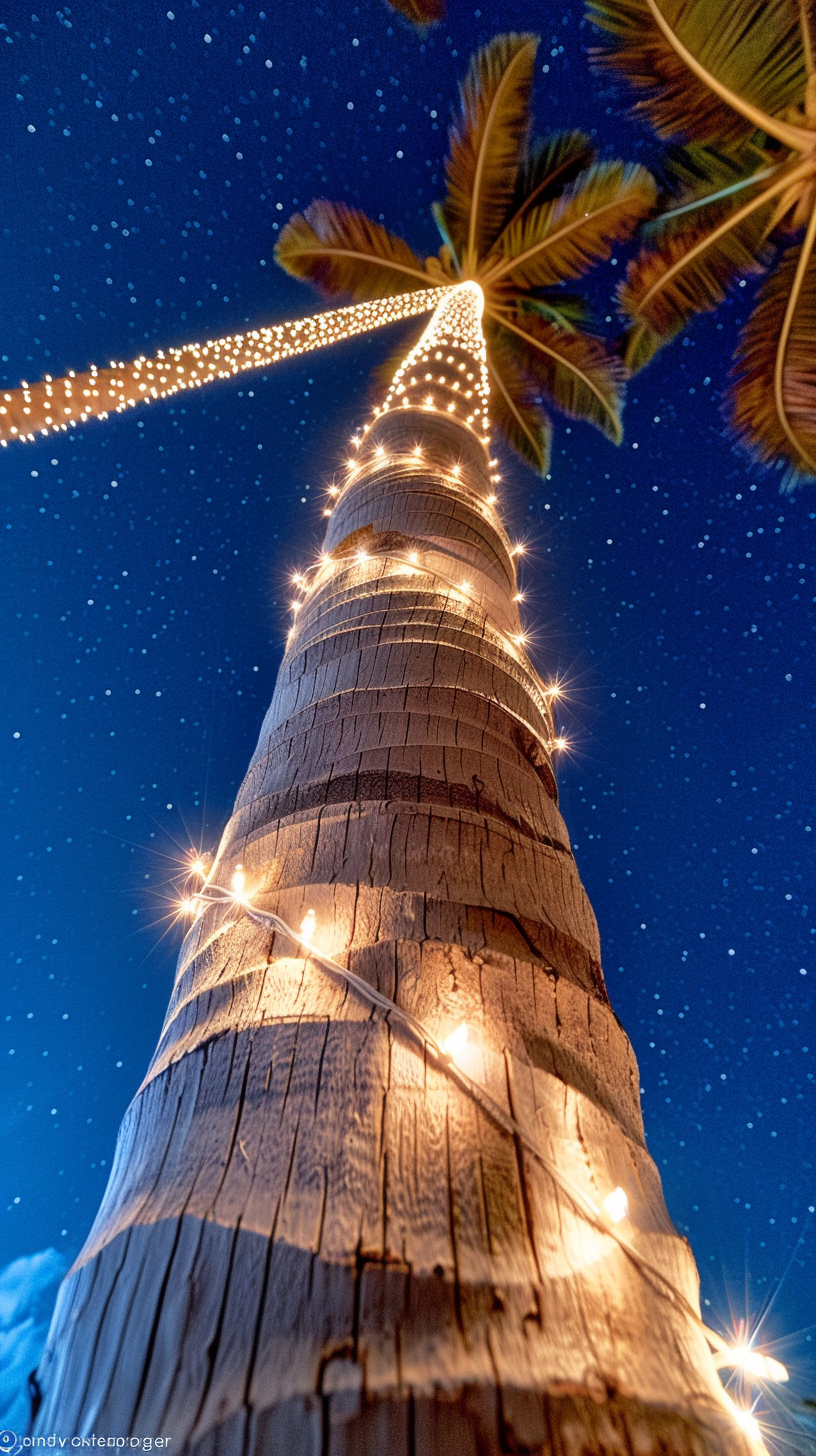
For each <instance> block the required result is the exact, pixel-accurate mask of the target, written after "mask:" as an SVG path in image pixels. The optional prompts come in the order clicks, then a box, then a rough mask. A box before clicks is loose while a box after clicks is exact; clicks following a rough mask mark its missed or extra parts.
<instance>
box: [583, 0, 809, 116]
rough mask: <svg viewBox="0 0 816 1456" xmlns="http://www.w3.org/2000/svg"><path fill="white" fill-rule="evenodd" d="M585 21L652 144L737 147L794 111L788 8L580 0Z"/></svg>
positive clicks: (790, 4)
mask: <svg viewBox="0 0 816 1456" xmlns="http://www.w3.org/2000/svg"><path fill="white" fill-rule="evenodd" d="M588 11H589V15H590V18H591V19H592V20H593V21H594V22H595V24H596V25H597V26H598V27H599V28H600V29H601V30H603V31H604V32H606V35H607V37H608V40H607V42H606V44H605V45H604V46H603V47H602V48H600V49H599V50H598V51H596V52H595V56H596V59H597V60H598V62H599V63H600V64H601V65H602V66H603V67H604V68H606V69H611V70H614V71H617V72H618V73H620V74H622V75H624V76H625V77H626V79H627V80H628V81H629V82H630V84H631V85H632V87H633V89H634V91H635V93H636V95H637V97H638V101H637V105H636V109H637V110H638V111H639V112H640V113H642V114H643V115H644V116H646V117H648V119H649V120H650V121H651V122H652V124H653V126H654V127H655V129H656V130H657V131H658V133H659V134H660V135H661V136H665V137H677V138H686V139H689V140H691V139H696V140H699V141H706V140H711V139H714V138H716V139H717V140H718V141H719V142H721V143H723V142H739V141H742V140H744V139H745V138H747V137H749V136H750V135H751V134H752V133H753V132H754V131H755V130H756V129H757V128H759V129H760V130H762V129H764V130H769V126H768V125H767V124H766V125H764V126H763V120H762V117H763V116H764V117H765V118H766V119H767V121H768V122H770V123H772V122H773V121H774V120H775V121H776V122H777V123H781V124H782V125H783V126H784V125H785V124H789V122H790V117H789V113H790V110H791V108H793V107H800V106H802V105H803V104H804V100H805V85H806V81H807V68H806V62H805V47H804V43H803V35H802V25H801V12H800V8H799V4H798V0H739V4H733V3H732V4H727V3H724V0H589V4H588ZM661 18H662V20H663V21H664V23H665V24H664V25H663V26H661V24H660V19H661ZM667 29H668V30H669V31H670V32H673V36H674V40H671V39H670V38H669V37H668V35H667ZM689 57H691V58H692V59H693V61H694V62H695V63H696V65H695V66H691V65H690V64H689ZM770 134H771V135H779V131H778V129H775V128H772V127H771V128H770ZM783 139H784V138H783V137H781V136H780V140H783ZM789 144H791V142H790V139H789Z"/></svg>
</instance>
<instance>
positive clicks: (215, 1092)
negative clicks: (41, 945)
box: [35, 286, 759, 1456]
mask: <svg viewBox="0 0 816 1456" xmlns="http://www.w3.org/2000/svg"><path fill="white" fill-rule="evenodd" d="M479 304H480V296H479V292H478V290H477V289H476V288H474V287H468V286H466V287H464V288H462V289H459V290H457V291H455V292H453V293H451V294H449V295H448V296H447V297H446V299H445V300H444V301H443V303H442V304H441V305H440V307H439V309H438V310H437V313H436V314H435V316H434V318H433V320H432V322H431V324H430V325H429V328H428V330H427V331H426V333H425V335H424V336H423V339H422V341H421V343H420V345H419V346H418V347H417V349H416V350H414V351H413V353H412V355H409V357H408V359H407V360H406V363H405V365H404V366H403V367H402V369H401V370H400V371H399V372H398V375H397V377H396V379H395V382H394V385H393V387H392V391H391V393H390V394H389V396H388V399H387V401H386V404H385V406H384V407H383V408H382V409H381V410H379V411H378V412H377V413H376V415H375V418H374V419H373V421H372V423H371V424H370V426H369V427H368V428H367V429H366V431H365V432H363V434H362V435H361V437H360V441H359V444H358V446H357V447H356V448H355V449H354V450H352V451H350V455H351V456H352V457H353V463H351V464H350V465H349V464H347V465H346V466H344V475H343V477H342V480H343V484H342V488H341V489H340V492H339V494H338V496H337V498H336V501H335V504H334V507H333V511H332V514H331V517H330V519H329V521H328V529H327V535H326V541H325V547H324V555H323V556H322V557H321V559H320V561H319V562H317V563H316V564H315V566H314V567H313V568H312V569H311V570H310V572H309V573H308V574H307V576H306V579H305V582H304V584H303V589H302V599H303V600H302V605H301V607H300V610H299V611H298V613H297V615H296V618H295V622H296V625H295V627H294V628H293V630H292V633H291V634H290V637H289V640H288V643H287V649H286V654H285V656H284V660H283V663H282V665H281V668H280V672H279V674H278V680H277V684H276V687H275V692H274V696H273V699H272V705H271V707H270V709H269V712H268V714H267V716H266V719H265V722H264V724H263V727H262V729H261V734H260V739H259V742H258V747H257V750H256V752H255V755H254V758H253V760H252V763H251V765H250V768H249V772H248V774H247V776H246V779H245V781H244V784H243V786H242V788H241V791H240V793H239V795H238V799H237V802H236V805H235V810H234V813H233V816H232V818H231V820H230V822H229V824H228V825H227V828H226V830H225V832H224V836H223V839H222V842H221V846H220V849H219V852H218V857H217V860H216V863H215V865H214V867H213V870H212V873H211V876H210V879H209V885H208V888H207V891H206V892H205V896H204V899H203V900H202V902H201V903H202V907H203V908H202V910H201V913H200V914H199V915H198V918H197V919H196V920H195V922H194V924H193V926H192V928H191V930H190V931H189V933H188V935H187V938H186V940H185V942H184V946H183V948H182V952H181V956H180V959H179V967H178V973H177V977H176V983H175V987H174V990H173V994H172V998H171V1002H170V1007H169V1010H168V1013H167V1018H166V1021H165V1026H164V1029H163V1031H162V1035H161V1039H160V1042H159V1046H158V1049H157V1051H156V1054H155V1057H154V1060H153V1062H152V1064H151V1067H150V1069H149V1071H148V1074H147V1077H146V1079H145V1081H144V1083H143V1085H142V1087H141V1088H140V1089H139V1091H138V1093H137V1095H136V1097H135V1099H134V1101H133V1103H132V1104H131V1106H130V1108H129V1109H128V1112H127V1114H126V1116H125V1119H124V1122H123V1125H122V1129H121V1132H120V1136H119V1142H118V1146H117V1152H116V1158H115V1162H114V1166H113V1170H112V1173H111V1179H110V1184H109V1187H108V1190H107V1193H106V1195H105V1199H104V1202H103V1205H102V1208H101V1210H100V1213H99V1215H98V1218H97V1221H96V1223H95V1225H94V1228H93V1230H92V1232H91V1235H90V1237H89V1240H88V1243H87V1245H86V1247H85V1249H84V1250H83V1252H82V1254H81V1255H80V1257H79V1259H78V1261H77V1263H76V1265H75V1266H74V1268H73V1269H72V1271H71V1272H70V1274H69V1276H68V1277H67V1279H66V1281H65V1283H64V1285H63V1288H62V1290H61V1293H60V1298H59V1303H58V1306H57V1310H56V1313H55V1316H54V1321H53V1325H52V1329H51V1334H50V1338H49V1343H48V1348H47V1351H46V1354H45V1356H44V1358H43V1361H42V1364H41V1366H40V1370H39V1381H40V1386H41V1390H42V1407H41V1410H40V1413H39V1416H38V1419H37V1422H36V1427H35V1430H36V1432H43V1433H48V1432H51V1431H57V1432H59V1433H66V1434H70V1435H74V1434H78V1435H83V1434H91V1433H95V1434H96V1435H97V1436H99V1435H102V1434H104V1435H108V1434H111V1435H114V1436H120V1435H127V1434H130V1433H132V1434H133V1435H138V1436H145V1435H151V1436H168V1435H169V1436H171V1437H172V1443H171V1446H170V1449H171V1451H173V1452H175V1453H180V1452H189V1453H195V1456H205V1453H206V1456H216V1453H229V1456H232V1453H236V1456H238V1453H240V1456H301V1453H304V1456H306V1453H308V1456H318V1453H320V1456H328V1453H329V1452H330V1453H331V1456H352V1453H359V1456H375V1453H378V1456H379V1453H382V1456H449V1453H455V1456H459V1453H461V1456H476V1453H481V1456H486V1453H491V1456H492V1453H497V1456H498V1453H499V1452H542V1453H544V1452H546V1453H553V1456H556V1453H557V1456H582V1453H586V1456H594V1453H598V1456H600V1453H605V1456H632V1453H637V1456H658V1453H661V1456H709V1453H719V1456H726V1453H727V1456H735V1453H740V1456H747V1453H749V1452H751V1451H756V1450H757V1449H759V1448H758V1447H757V1445H756V1443H755V1442H754V1440H753V1438H752V1437H750V1436H749V1435H747V1434H744V1433H743V1432H742V1431H741V1430H740V1429H739V1428H738V1427H737V1425H736V1424H735V1421H734V1417H733V1413H732V1409H731V1408H730V1406H729V1403H728V1401H727V1398H726V1397H725V1396H724V1394H723V1392H722V1389H721V1386H720V1382H719V1379H718V1377H717V1374H716V1371H715V1368H714V1363H713V1360H712V1358H711V1355H710V1353H709V1349H708V1345H707V1342H706V1336H705V1333H704V1330H703V1327H702V1325H701V1323H700V1321H699V1318H698V1314H697V1313H695V1312H696V1311H698V1308H699V1307H698V1293H697V1273H696V1269H695V1266H694V1262H693V1259H692V1256H691V1253H690V1250H689V1248H688V1245H687V1244H686V1242H685V1241H684V1240H683V1239H681V1238H680V1237H679V1236H678V1234H677V1233H676V1231H675V1229H674V1228H673V1226H672V1224H671V1222H670V1220H669V1217H668V1215H667V1212H666V1209H665V1206H664V1202H663V1197H662V1193H661V1187H660V1179H659V1177H658V1173H657V1170H656V1168H655V1166H654V1164H653V1162H652V1161H651V1159H650V1157H649V1155H648V1153H647V1151H646V1148H645V1145H644V1141H643V1129H642V1122H641V1114H640V1101H639V1095H638V1092H639V1087H638V1072H637V1066H636V1064H635V1060H634V1056H633V1053H632V1050H631V1047H630V1045H629V1042H628V1040H627V1038H626V1036H625V1035H624V1033H623V1031H622V1030H621V1027H620V1026H619V1024H618V1022H617V1020H616V1018H615V1016H614V1013H613V1012H612V1010H611V1008H610V1005H609V1001H608V998H607V994H606V990H605V986H604V981H603V977H602V973H601V966H600V951H599V944H598V934H597V928H596V924H595V919H594V916H593V913H592V909H591V907H590V905H589V902H588V900H587V897H586V894H585V892H584V889H583V887H582V885H581V881H580V879H579V876H578V871H577V868H576V865H575V860H574V858H573V855H572V851H571V848H570V841H569V834H568V832H567V829H566V826H565V824H564V822H563V820H562V818H561V815H560V813H559V810H558V802H557V790H556V783H555V778H554V775H553V769H552V764H551V750H552V744H553V723H552V715H551V711H550V699H549V696H548V694H547V691H546V689H545V688H544V687H543V685H542V683H541V682H540V680H539V678H538V677H537V675H536V673H535V671H534V670H533V668H532V666H531V664H530V662H529V660H528V658H527V655H526V652H525V647H524V634H523V631H522V628H521V625H520V622H519V615H518V605H517V602H516V601H515V600H514V598H515V595H516V591H517V587H516V573H515V562H514V556H513V551H512V548H511V545H510V542H509V541H508V538H507V536H506V534H505V531H504V528H503V526H502V524H501V520H500V516H499V514H498V510H497V506H496V503H495V499H494V488H495V487H494V483H493V482H492V481H491V465H490V462H489V452H488V449H487V448H486V443H487V439H486V433H485V423H484V420H485V416H484V409H485V406H486V385H485V380H484V375H483V372H482V365H483V354H484V351H483V340H482V337H481V328H480V324H479ZM237 871H239V872H240V873H242V874H243V875H244V876H245V885H246V891H245V893H246V897H247V901H248V903H249V905H250V906H251V907H258V908H259V909H261V910H263V911H266V912H274V914H276V915H277V916H280V917H282V920H283V921H285V922H286V923H287V924H288V925H289V926H291V927H294V928H295V929H296V930H297V929H298V928H299V927H301V926H304V935H305V937H306V939H307V940H308V941H310V942H312V943H313V945H314V947H315V949H316V950H318V951H321V952H323V953H325V954H327V955H329V956H331V957H333V958H334V959H335V960H337V961H339V962H340V963H341V964H342V965H343V966H345V967H347V968H348V970H349V971H351V972H353V973H354V974H355V975H356V976H357V977H359V978H361V979H362V980H363V981H364V982H366V983H367V984H368V985H369V986H371V987H373V988H375V989H376V990H377V991H378V992H379V993H380V994H381V996H383V997H385V998H387V1000H388V1001H389V1002H394V1003H396V1004H397V1005H398V1006H399V1007H401V1008H404V1009H405V1010H407V1011H409V1012H410V1013H411V1014H412V1015H413V1016H414V1017H415V1018H417V1019H418V1020H419V1021H420V1022H422V1023H423V1025H424V1026H425V1027H427V1028H428V1032H429V1036H431V1037H432V1038H435V1039H436V1040H437V1041H438V1042H439V1041H441V1042H444V1041H445V1040H446V1039H447V1038H448V1037H449V1035H450V1034H451V1033H452V1032H453V1031H455V1030H456V1029H457V1028H459V1027H461V1026H462V1024H463V1023H464V1024H465V1025H466V1026H467V1040H466V1042H465V1043H464V1045H462V1042H463V1040H464V1033H460V1035H459V1037H458V1038H457V1039H455V1041H454V1043H453V1045H454V1046H455V1047H456V1048H457V1050H456V1052H455V1063H454V1065H455V1066H457V1067H459V1068H461V1069H462V1071H463V1072H464V1073H466V1074H467V1076H468V1077H469V1078H471V1079H473V1083H474V1084H478V1087H480V1088H482V1089H484V1091H485V1099H486V1100H484V1099H483V1100H480V1097H479V1096H475V1095H470V1093H469V1092H468V1090H467V1087H466V1086H465V1085H464V1084H462V1083H461V1082H459V1081H457V1080H456V1078H455V1077H454V1076H453V1075H451V1071H450V1068H449V1067H447V1066H446V1065H445V1062H444V1060H440V1058H439V1056H438V1055H437V1054H436V1053H433V1054H431V1047H430V1042H429V1044H428V1047H426V1049H425V1051H424V1052H423V1047H422V1044H421V1040H420V1041H419V1042H418V1041H417V1040H416V1038H413V1039H412V1037H411V1036H409V1035H407V1034H406V1033H405V1029H404V1027H403V1026H402V1024H401V1023H400V1021H399V1019H398V1018H397V1017H396V1016H394V1015H389V1013H388V1011H387V1009H386V1010H383V1008H382V1006H379V1007H374V1006H372V1005H371V1004H370V1003H369V1001H368V1000H367V999H366V997H365V996H363V995H360V994H358V991H357V990H355V989H354V988H352V987H350V986H348V985H343V984H342V982H341V981H340V980H338V978H337V977H336V976H334V975H332V974H330V973H328V972H327V970H326V968H325V967H324V966H323V965H321V964H320V963H319V962H318V961H317V960H316V959H315V957H314V956H312V955H311V954H310V951H309V946H308V945H303V944H299V943H298V942H297V940H296V939H294V938H293V936H292V935H291V934H289V933H287V932H285V931H283V930H281V929H277V930H275V929H272V928H270V926H269V925H268V924H264V923H263V920H262V918H253V916H252V914H250V913H248V908H247V903H246V901H244V900H242V899H241V898H240V897H238V898H230V893H229V892H230V886H231V885H232V884H233V883H234V882H233V876H234V874H235V873H236V872H237ZM238 883H240V881H239V882H238ZM219 887H221V889H222V891H223V894H221V895H219ZM309 912H313V915H310V914H309ZM496 1106H498V1108H499V1109H500V1110H501V1115H499V1114H498V1113H496V1114H495V1115H494V1114H492V1113H491V1110H490V1109H491V1107H494V1108H495V1107H496ZM502 1118H504V1121H502ZM531 1150H532V1151H531ZM615 1190H618V1191H617V1192H615ZM620 1190H623V1193H624V1194H625V1195H626V1200H627V1201H628V1217H624V1216H621V1217H620V1220H619V1221H618V1222H614V1221H613V1217H612V1215H614V1216H619V1215H622V1214H623V1213H624V1212H625V1204H624V1202H623V1201H622V1195H621V1192H620ZM610 1195H612V1197H611V1200H610ZM606 1200H610V1201H609V1202H606ZM605 1208H606V1210H608V1212H607V1211H605Z"/></svg>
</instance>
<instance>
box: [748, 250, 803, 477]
mask: <svg viewBox="0 0 816 1456" xmlns="http://www.w3.org/2000/svg"><path fill="white" fill-rule="evenodd" d="M811 241H812V240H811ZM806 244H807V239H806ZM800 259H801V260H802V263H803V264H804V271H803V276H802V278H801V287H800V288H799V290H798V294H797V296H796V298H795V299H793V302H794V307H793V308H792V310H791V315H790V319H789V323H790V328H789V331H788V334H787V339H786V340H785V339H784V338H783V328H784V325H785V319H786V314H787V313H788V311H789V308H790V304H791V301H792V290H793V289H794V285H795V282H796V279H797V265H798V264H799V262H800ZM780 345H781V346H782V352H781V354H780ZM777 369H778V377H777ZM780 406H781V408H780ZM727 412H728V417H729V422H730V424H731V427H732V429H733V430H734V432H735V433H736V435H737V436H738V438H739V439H740V440H741V441H742V442H743V444H745V445H746V446H747V448H748V449H749V450H750V451H751V452H752V454H753V455H754V456H755V457H756V458H757V459H758V460H762V461H764V462H766V463H769V462H776V461H779V460H782V461H784V462H785V463H786V464H787V466H788V468H789V472H790V474H789V480H792V482H793V483H796V479H797V478H799V479H801V478H802V477H811V478H812V477H813V476H816V257H814V255H813V252H812V251H811V252H810V253H809V254H807V255H805V254H804V253H803V245H802V244H798V245H795V246H794V247H792V248H789V249H788V250H787V251H786V252H785V254H784V255H783V257H782V259H781V260H780V262H779V265H778V266H777V267H776V268H775V269H774V271H773V272H772V273H771V274H769V276H768V278H767V279H766V280H765V282H764V283H763V285H762V288H761V289H760V291H759V294H758V297H757V301H756V305H755V307H754V310H753V312H752V314H751V317H750V318H749V320H748V322H747V324H746V325H745V327H744V328H743V330H742V333H741V335H740V339H739V344H738V348H737V354H736V358H735V363H734V369H733V373H732V376H731V386H730V389H729V394H728V399H727Z"/></svg>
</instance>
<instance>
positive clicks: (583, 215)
mask: <svg viewBox="0 0 816 1456" xmlns="http://www.w3.org/2000/svg"><path fill="white" fill-rule="evenodd" d="M537 44H538V41H537V38H536V37H535V36H531V35H505V36H498V37H496V38H495V39H494V40H493V41H492V42H491V43H490V44H489V45H487V46H485V47H484V48H483V49H482V50H480V51H479V52H478V53H477V54H476V55H475V56H474V58H473V60H472V62H471V66H470V70H469V71H468V74H467V77H466V78H465V81H464V83H463V85H462V87H461V95H460V105H459V110H458V114H457V116H456V118H455V120H454V122H453V125H452V126H451V130H450V135H449V146H448V155H447V158H446V166H445V170H446V180H447V192H446V196H445V199H444V201H443V202H442V203H440V204H437V205H435V206H434V209H433V212H434V217H435V220H436V223H437V226H438V228H439V231H440V233H441V234H442V238H443V243H442V246H441V247H440V249H439V252H438V254H437V255H436V256H434V257H429V258H425V259H424V260H423V259H421V258H420V257H419V256H418V255H417V254H416V253H415V252H414V251H413V249H412V248H411V247H410V246H409V244H408V243H406V242H405V241H404V240H403V239H402V238H400V237H398V236H397V235H395V234H394V233H391V232H389V231H388V230H387V229H386V228H385V227H383V226H382V225H381V224H379V223H376V222H373V221H372V220H371V219H370V218H368V217H367V216H366V215H365V214H364V213H362V212H360V211H358V210H356V209H354V208H349V207H347V206H345V205H344V204H342V203H332V202H327V201H323V200H320V201H316V202H313V203H312V204H311V206H310V207H308V208H307V209H306V210H305V212H304V213H302V214H296V215H295V216H294V217H293V218H292V219H291V220H290V221H289V223H288V224H287V225H286V227H285V228H284V229H283V231H282V233H281V236H280V241H279V243H278V247H277V259H278V262H279V263H280V264H281V265H282V266H283V267H284V268H286V269H287V271H288V272H290V273H293V274H294V275H295V276H296V277H299V278H303V279H305V280H308V281H310V282H312V283H315V284H316V285H317V286H318V287H319V288H320V289H321V291H322V292H323V293H324V294H327V295H329V296H332V297H334V296H338V295H340V296H346V297H348V298H351V299H373V298H383V297H387V296H388V295H390V294H397V293H404V292H405V291H406V289H408V290H410V289H412V288H417V289H424V288H427V287H428V286H429V284H430V285H435V286H439V287H444V286H450V285H451V284H452V283H458V282H461V281H467V280H472V281H474V282H477V283H478V284H479V285H480V287H481V289H482V291H483V293H484V298H485V308H484V318H483V325H484V331H485V337H486V341H487V350H488V372H489V378H490V388H491V415H492V417H493V422H494V424H495V425H496V426H497V427H498V429H499V430H500V431H501V433H502V434H503V436H504V438H505V440H506V441H507V442H508V444H510V445H511V446H512V448H513V449H514V450H516V451H517V452H518V453H519V454H520V455H521V456H522V457H523V458H524V459H525V460H527V461H528V462H529V463H530V464H531V465H533V466H534V467H535V468H536V469H538V470H540V471H542V472H543V471H546V469H547V465H548V459H549V447H550V437H551V424H550V419H549V415H548V412H547V408H546V404H548V403H549V404H553V405H555V406H556V408H558V409H560V410H562V411H563V412H564V413H566V414H568V415H570V416H571V417H573V418H577V419H584V420H589V421H591V422H592V423H593V424H595V425H597V426H598V427H599V428H600V429H601V430H603V431H604V433H605V434H607V435H608V436H609V437H610V438H611V439H613V440H615V441H617V440H619V439H620V436H621V425H620V409H621V404H622V394H623V384H624V378H625V371H624V369H623V368H622V366H621V364H620V361H619V360H618V359H617V358H615V356H614V355H613V354H612V353H611V352H610V351H609V350H608V348H607V347H606V346H605V344H604V343H603V341H602V340H601V339H600V338H598V337H597V336H596V335H595V334H593V333H591V332H589V331H588V330H587V329H586V328H585V327H581V325H582V324H583V323H584V321H585V319H586V316H587V307H586V304H585V303H584V301H583V299H581V298H580V297H577V296H575V295H574V294H571V293H568V292H567V290H566V287H565V285H569V284H571V283H574V281H575V280H576V279H578V278H580V277H582V275H583V274H584V273H586V272H587V270H588V269H589V268H590V267H591V266H592V265H593V264H594V263H596V262H598V261H601V260H603V259H605V258H608V257H609V255H610V253H611V251H612V247H613V244H614V243H615V242H617V241H619V240H621V239H625V238H627V237H629V236H630V235H631V234H632V232H633V231H634V229H635V227H636V226H637V224H638V222H639V221H640V219H641V218H643V217H644V216H645V215H646V214H647V213H648V212H649V211H650V209H651V208H652V206H653V203H654V197H655V185H654V182H653V181H652V178H651V177H650V175H649V173H648V172H647V171H646V170H645V168H643V167H641V166H637V165H627V164H624V163H623V162H619V161H611V162H599V161H598V160H597V159H596V156H595V152H594V149H593V147H592V145H591V143H590V141H589V138H588V137H587V136H585V135H584V134H583V133H582V132H562V133H558V134H556V135H551V136H549V137H547V138H546V139H544V140H543V141H534V140H533V139H532V137H531V110H530V107H531V93H532V86H533V78H534V71H535V56H536V49H537ZM390 372H393V371H390Z"/></svg>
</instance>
